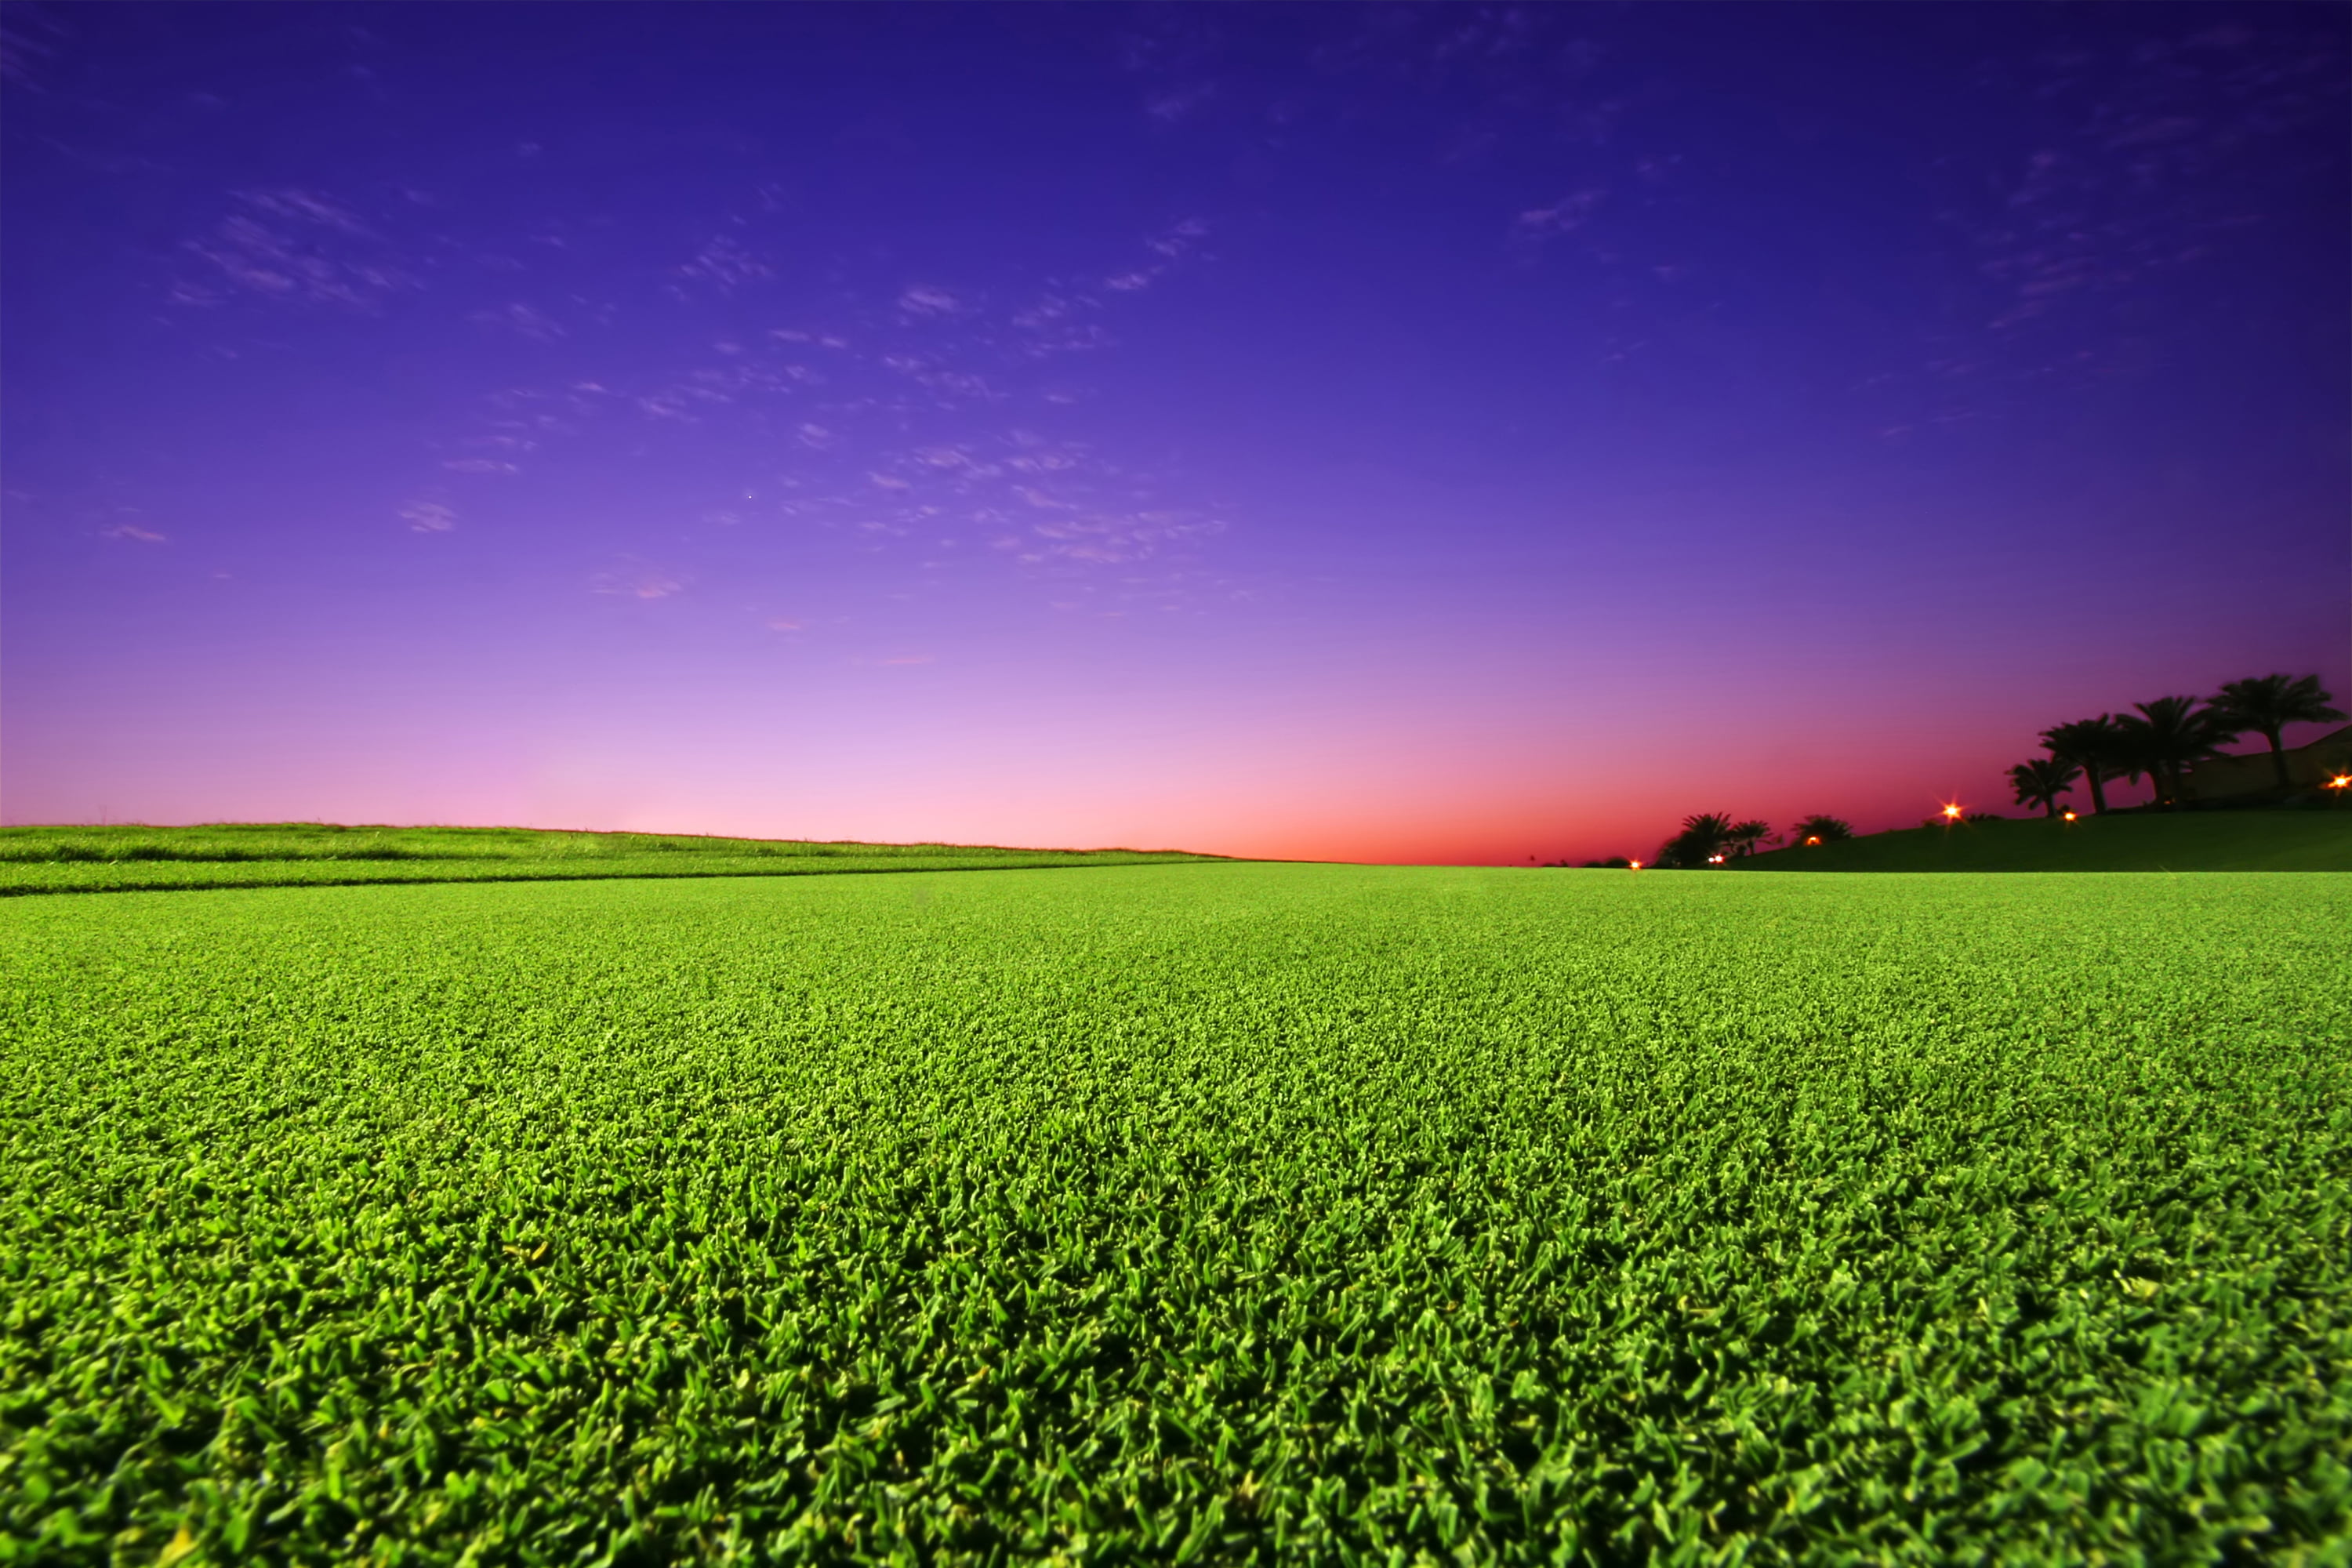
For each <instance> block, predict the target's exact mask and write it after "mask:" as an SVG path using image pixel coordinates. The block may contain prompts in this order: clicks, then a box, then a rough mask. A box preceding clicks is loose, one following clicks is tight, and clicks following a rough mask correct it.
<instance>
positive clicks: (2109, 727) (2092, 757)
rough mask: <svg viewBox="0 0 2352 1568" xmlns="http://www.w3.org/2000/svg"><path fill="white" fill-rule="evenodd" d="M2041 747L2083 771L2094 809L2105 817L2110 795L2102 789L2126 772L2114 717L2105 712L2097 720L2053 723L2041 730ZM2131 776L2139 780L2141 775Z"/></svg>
mask: <svg viewBox="0 0 2352 1568" xmlns="http://www.w3.org/2000/svg"><path fill="white" fill-rule="evenodd" d="M2042 750H2044V751H2046V752H2049V753H2050V754H2051V755H2052V756H2053V757H2055V758H2057V759H2058V760H2059V761H2061V762H2067V763H2074V765H2075V766H2076V767H2078V768H2080V769H2082V770H2083V782H2084V784H2088V785H2089V786H2090V790H2091V809H2092V810H2093V811H2095V812H2097V813H2098V814H2099V815H2101V816H2105V815H2106V810H2107V792H2106V791H2105V790H2104V789H2102V788H2101V787H2100V786H2101V785H2102V784H2105V783H2106V781H2107V780H2109V779H2111V778H2118V777H2120V776H2122V773H2123V768H2122V765H2121V763H2122V737H2121V735H2120V734H2118V732H2117V731H2116V721H2115V716H2114V715H2113V714H2110V713H2102V714H2100V715H2099V716H2098V717H2097V718H2095V719H2077V720H2075V721H2074V722H2073V723H2071V724H2053V725H2052V726H2051V727H2050V728H2049V729H2047V730H2044V731H2042ZM2132 776H2133V778H2135V779H2137V777H2138V776H2139V775H2138V774H2137V773H2134V774H2133V775H2132Z"/></svg>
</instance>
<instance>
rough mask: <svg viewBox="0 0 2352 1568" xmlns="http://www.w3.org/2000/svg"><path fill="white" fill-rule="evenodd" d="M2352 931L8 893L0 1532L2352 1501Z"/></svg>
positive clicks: (1541, 1527)
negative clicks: (2350, 1194)
mask: <svg viewBox="0 0 2352 1568" xmlns="http://www.w3.org/2000/svg"><path fill="white" fill-rule="evenodd" d="M2347 933H2352V879H2347V878H2342V877H2332V876H2300V877H2284V876H2281V877H2271V876H2256V875H2245V876H2239V875H2229V874H2211V875H2206V876H2200V877H2196V878H2177V879H2176V878H2160V877H2123V876H2117V877H2095V876H2084V877H2033V876H2009V877H1983V878H1975V877H1962V876H1943V877H1917V878H1913V877H1902V876H1887V877H1884V878H1869V879H1853V878H1840V877H1827V876H1823V877H1811V876H1801V875H1800V876H1789V877H1772V878H1753V879H1750V878H1730V877H1701V876H1685V877H1679V878H1664V877H1649V876H1642V877H1635V876H1632V875H1628V874H1624V873H1579V872H1549V873H1546V874H1543V875H1541V876H1537V875H1532V874H1529V873H1525V872H1510V871H1474V870H1426V869H1407V868H1332V867H1274V866H1184V867H1160V868H1153V867H1134V868H1104V869H1098V870H1096V871H1094V872H1092V873H1091V874H1088V875H1085V876H1062V875H1054V876H1044V875H1039V874H1036V873H1034V872H1029V871H1007V872H1003V873H1000V874H999V875H996V876H992V877H968V876H955V877H935V876H929V875H923V874H915V875H909V876H904V877H892V878H843V879H825V878H812V879H776V880H759V881H685V882H677V881H672V882H596V883H553V884H538V885H531V886H442V887H386V888H363V889H331V890H324V889H278V890H268V891H253V892H224V893H219V894H215V895H211V896H208V897H206V898H205V899H201V900H184V899H134V898H121V897H109V896H99V897H91V898H83V899H72V900H16V901H12V902H11V903H9V904H8V905H7V906H5V908H0V960H5V964H6V967H7V973H8V975H9V984H7V986H6V987H5V992H0V1008H5V1011H0V1029H5V1033H0V1041H5V1063H0V1065H5V1068H6V1069H7V1070H6V1072H5V1078H0V1108H5V1122H0V1127H5V1148H0V1201H5V1205H7V1207H6V1212H7V1215H8V1221H7V1226H8V1228H7V1235H8V1237H9V1247H8V1248H7V1250H6V1254H5V1258H6V1268H7V1272H8V1289H7V1292H6V1294H7V1297H8V1302H9V1305H8V1307H7V1309H6V1310H7V1311H8V1313H9V1317H8V1320H7V1328H6V1333H5V1340H0V1347H5V1358H6V1360H5V1364H0V1443H5V1450H0V1451H4V1452H5V1470H0V1530H5V1531H6V1532H7V1537H8V1539H9V1540H10V1541H12V1542H14V1543H15V1545H14V1547H13V1549H12V1550H13V1551H14V1552H16V1554H17V1555H18V1556H29V1557H32V1558H37V1559H57V1560H81V1561H89V1562H104V1561H109V1560H117V1561H123V1562H131V1561H138V1562H151V1561H153V1560H155V1558H156V1556H157V1555H158V1554H159V1553H162V1552H169V1551H175V1550H179V1548H177V1547H174V1546H173V1544H172V1543H173V1542H174V1541H178V1540H183V1539H184V1542H186V1543H191V1544H193V1545H194V1549H195V1550H194V1552H193V1553H192V1554H190V1555H188V1556H187V1557H185V1558H184V1561H191V1562H193V1561H197V1560H200V1559H201V1560H211V1561H222V1562H226V1561H247V1562H272V1561H279V1562H320V1563H324V1562H342V1561H353V1560H379V1561H387V1562H389V1561H399V1562H416V1563H439V1562H448V1563H456V1562H458V1561H461V1560H465V1559H466V1555H467V1552H473V1553H474V1558H473V1560H475V1561H482V1560H499V1561H509V1562H546V1563H556V1562H581V1561H631V1562H666V1561H674V1560H677V1559H680V1558H685V1557H709V1558H711V1559H714V1560H726V1559H730V1558H734V1559H740V1560H745V1561H753V1560H777V1559H783V1558H791V1557H807V1558H818V1559H825V1560H835V1561H864V1560H876V1561H879V1560H886V1559H888V1558H891V1557H893V1556H896V1555H906V1556H912V1557H919V1558H923V1559H931V1560H940V1561H960V1562H975V1563H976V1562H1013V1561H1016V1560H1032V1559H1035V1558H1039V1557H1044V1556H1049V1555H1055V1554H1058V1555H1061V1556H1063V1557H1065V1558H1067V1559H1069V1560H1074V1561H1075V1560H1087V1561H1096V1560H1114V1559H1125V1560H1137V1559H1141V1558H1151V1559H1155V1560H1157V1559H1162V1558H1169V1559H1173V1558H1187V1559H1189V1560H1192V1561H1201V1562H1252V1561H1254V1562H1265V1563H1273V1562H1335V1563H1336V1562H1362V1561H1370V1560H1374V1559H1377V1560H1381V1561H1400V1562H1411V1561H1439V1560H1454V1561H1465V1562H1528V1563H1533V1562H1552V1561H1563V1560H1565V1561H1588V1562H1617V1561H1625V1560H1629V1559H1647V1558H1649V1557H1652V1556H1654V1555H1658V1556H1672V1555H1687V1556H1689V1557H1690V1558H1692V1559H1693V1560H1701V1559H1705V1558H1706V1557H1709V1556H1714V1555H1717V1554H1723V1553H1738V1552H1745V1553H1746V1556H1747V1560H1748V1561H1753V1562H1771V1561H1829V1560H1832V1559H1836V1560H1846V1559H1850V1558H1853V1557H1856V1556H1868V1557H1872V1558H1874V1559H1881V1558H1883V1559H1912V1560H1917V1561H1944V1560H1948V1559H1950V1558H1953V1557H1962V1558H1967V1557H1973V1556H1976V1555H1979V1554H1983V1553H1987V1552H1996V1553H1998V1552H2009V1553H2011V1554H2022V1555H2024V1556H2028V1557H2032V1558H2035V1559H2038V1560H2063V1559H2066V1558H2070V1557H2084V1556H2095V1555H2101V1554H2107V1555H2133V1554H2145V1555H2147V1556H2148V1557H2151V1558H2155V1559H2158V1560H2167V1561H2179V1560H2189V1561H2194V1560H2209V1559H2218V1558H2221V1557H2223V1556H2230V1555H2235V1556H2246V1555H2266V1556H2273V1557H2280V1558H2288V1559H2292V1558H2294V1556H2296V1555H2298V1554H2304V1555H2308V1556H2310V1557H2311V1558H2312V1560H2314V1561H2318V1560H2324V1559H2326V1554H2327V1553H2328V1552H2332V1551H2335V1550H2338V1549H2339V1548H2338V1546H2331V1545H2330V1544H2328V1543H2330V1542H2336V1543H2339V1545H2340V1542H2341V1541H2342V1540H2343V1539H2344V1536H2345V1532H2346V1531H2347V1524H2352V1397H2347V1387H2348V1386H2352V1379H2347V1365H2352V1354H2348V1353H2347V1352H2352V1293H2347V1275H2348V1274H2352V1271H2348V1270H2347V1264H2346V1262H2345V1259H2346V1258H2347V1257H2352V1234H2347V1232H2352V1225H2348V1224H2347V1218H2348V1217H2352V1200H2347V1175H2352V1160H2347V1150H2352V1096H2347V1092H2346V1091H2347V1088H2352V1083H2347V1078H2348V1077H2352V1073H2347V1064H2352V962H2347V960H2352V952H2347V947H2352V941H2347ZM183 1530H184V1531H185V1534H184V1538H183V1536H182V1534H181V1532H182V1531H183Z"/></svg>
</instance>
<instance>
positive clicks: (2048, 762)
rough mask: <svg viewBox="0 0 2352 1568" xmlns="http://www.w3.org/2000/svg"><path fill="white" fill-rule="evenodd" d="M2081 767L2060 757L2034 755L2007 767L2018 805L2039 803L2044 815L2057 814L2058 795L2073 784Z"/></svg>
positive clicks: (2080, 772) (2079, 773)
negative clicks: (2030, 759) (2029, 759)
mask: <svg viewBox="0 0 2352 1568" xmlns="http://www.w3.org/2000/svg"><path fill="white" fill-rule="evenodd" d="M2082 776H2083V770H2082V769H2081V768H2078V767H2076V766H2075V765H2074V763H2070V762H2068V761H2067V760H2066V759H2065V758H2063V757H2036V758H2034V759H2033V760H2032V762H2030V763H2018V764H2017V766H2015V767H2013V768H2011V769H2010V770H2009V783H2010V787H2011V789H2013V790H2015V791H2016V792H2017V804H2018V805H2038V806H2040V807H2041V808H2042V816H2057V815H2058V797H2059V796H2060V795H2064V794H2065V793H2066V792H2067V791H2068V790H2069V789H2071V788H2073V787H2074V781H2075V780H2076V779H2078V778H2081V777H2082Z"/></svg>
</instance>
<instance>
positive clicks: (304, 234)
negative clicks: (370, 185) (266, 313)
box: [172, 190, 419, 312]
mask: <svg viewBox="0 0 2352 1568" xmlns="http://www.w3.org/2000/svg"><path fill="white" fill-rule="evenodd" d="M231 195H232V196H233V198H234V199H235V200H236V202H237V203H238V204H239V205H241V206H242V207H243V208H244V209H245V210H244V211H241V212H236V213H232V214H230V215H229V216H226V217H224V218H222V219H221V220H220V221H219V222H218V223H217V224H215V225H214V226H213V228H212V230H211V232H209V233H208V234H206V235H205V236H204V237H201V238H197V239H191V240H186V241H184V242H183V244H182V248H183V249H184V250H186V251H187V252H188V253H189V254H191V255H193V256H195V257H197V258H200V259H202V260H205V261H207V262H209V263H211V264H212V266H213V267H214V268H215V270H216V271H217V272H218V274H219V279H218V280H217V281H219V282H226V284H227V285H228V286H229V287H231V288H232V289H238V290H242V291H244V292H246V293H247V294H251V295H257V296H259V297H261V298H264V299H274V300H294V301H299V302H302V303H307V304H314V305H340V306H342V307H344V308H346V309H350V310H362V311H367V312H373V311H374V310H376V309H378V307H379V306H380V304H381V302H382V301H383V300H384V298H385V297H386V296H388V295H391V294H393V293H395V292H397V291H399V290H401V289H410V288H415V287H416V286H417V285H418V282H419V280H418V279H416V278H415V277H414V276H412V275H411V274H410V273H409V272H407V271H406V270H405V269H404V268H401V267H398V266H396V265H394V264H393V263H392V262H391V261H390V260H389V259H387V258H386V257H385V255H384V254H383V253H384V251H385V249H386V247H384V246H383V244H382V243H381V242H380V241H378V240H377V239H376V237H375V236H374V235H373V232H372V231H371V230H370V229H369V228H368V227H367V226H365V225H363V224H362V223H361V222H360V220H359V218H358V217H357V216H355V215H354V214H352V212H351V211H350V209H348V208H346V207H344V206H342V205H341V204H339V203H336V202H333V201H331V200H329V199H328V198H326V197H324V196H321V195H317V194H316V193H314V192H310V191H301V190H271V191H236V192H233V193H231ZM352 241H358V242H362V245H364V246H366V247H370V248H371V250H372V254H369V255H366V256H364V257H359V256H353V255H351V254H349V253H348V249H349V243H350V242H352ZM338 247H341V251H342V253H338ZM172 297H173V300H175V301H177V302H179V303H182V304H199V305H206V304H215V303H218V302H219V300H220V298H221V297H220V295H218V294H217V293H215V291H214V289H208V288H205V287H204V286H203V285H200V284H195V283H193V282H189V281H187V280H182V282H181V283H180V284H179V286H178V287H176V288H175V289H173V295H172Z"/></svg>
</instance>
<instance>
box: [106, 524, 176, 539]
mask: <svg viewBox="0 0 2352 1568" xmlns="http://www.w3.org/2000/svg"><path fill="white" fill-rule="evenodd" d="M99 535H100V538H104V539H128V540H132V541H134V542H138V543H141V544H169V543H170V542H171V539H170V537H169V536H168V535H165V534H161V533H158V532H156V531H154V530H153V529H152V528H142V527H140V526H139V525H138V524H137V523H135V522H112V523H109V524H107V525H106V526H105V527H104V528H101V529H100V530H99Z"/></svg>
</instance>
